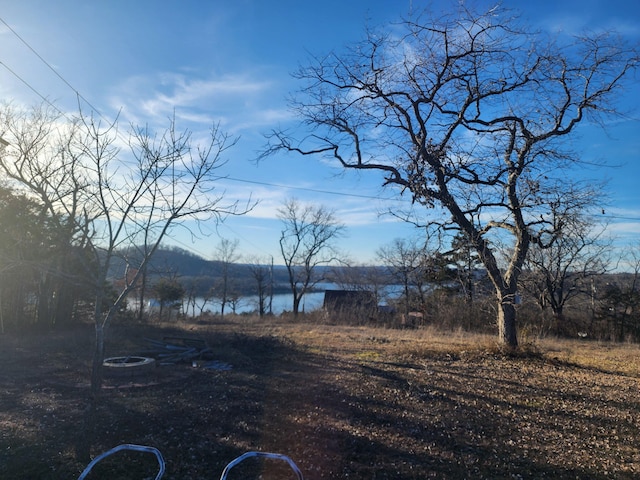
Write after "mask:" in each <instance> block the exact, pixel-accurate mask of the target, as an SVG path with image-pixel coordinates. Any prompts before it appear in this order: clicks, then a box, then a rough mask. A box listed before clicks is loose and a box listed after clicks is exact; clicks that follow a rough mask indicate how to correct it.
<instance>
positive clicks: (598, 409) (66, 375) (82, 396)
mask: <svg viewBox="0 0 640 480" xmlns="http://www.w3.org/2000/svg"><path fill="white" fill-rule="evenodd" d="M165 336H189V337H194V338H196V337H197V338H201V339H204V340H206V342H207V343H208V345H209V346H211V347H212V349H213V351H214V353H215V355H216V357H217V360H219V362H220V363H219V365H221V366H226V367H227V368H202V367H194V366H192V364H191V363H184V364H177V365H172V366H158V367H157V368H156V369H155V371H154V372H153V373H152V374H150V375H147V376H144V377H140V378H117V379H106V380H105V384H104V388H103V390H102V396H101V400H100V404H99V407H98V411H97V426H96V430H95V434H94V435H93V440H92V442H91V452H92V455H94V456H95V455H98V454H100V453H102V452H105V451H107V450H109V449H110V448H112V447H114V446H116V445H119V444H123V443H133V444H140V445H147V446H153V447H155V448H157V449H159V450H160V451H161V452H162V455H163V457H164V459H165V460H166V464H167V470H166V473H165V476H164V477H163V478H165V479H180V480H189V479H218V478H220V474H221V472H222V470H223V468H224V466H225V465H226V464H227V463H228V462H229V461H231V460H232V459H234V458H236V457H238V456H239V455H241V454H243V453H245V452H248V451H266V452H275V453H281V454H284V455H287V456H289V457H290V458H291V459H293V461H295V463H296V464H297V465H298V466H299V467H300V469H301V470H302V472H303V474H304V477H305V479H307V480H316V479H347V478H348V479H367V480H369V479H427V478H441V479H465V478H468V479H480V478H490V479H514V478H515V479H528V478H553V479H569V478H571V479H614V478H615V479H625V478H629V479H631V478H636V477H637V475H638V474H640V450H639V449H638V442H639V440H640V398H639V396H638V386H639V381H640V380H639V378H640V351H639V350H638V348H637V347H635V346H632V345H611V344H600V343H596V342H589V341H575V342H574V341H571V342H569V341H564V342H559V341H555V342H553V341H538V342H537V343H536V344H535V345H533V346H531V345H529V346H526V347H525V348H524V349H523V352H521V353H519V354H517V355H505V354H502V353H501V352H500V351H499V349H497V348H496V347H495V346H494V345H493V343H492V340H491V339H487V338H486V337H480V336H475V335H467V334H464V333H460V332H458V333H438V332H435V331H432V330H429V329H417V330H411V331H408V330H404V331H399V330H389V329H382V328H372V327H348V326H335V325H333V326H331V325H313V324H309V323H299V324H293V323H284V322H282V321H278V320H270V321H268V322H263V321H258V320H247V319H237V320H231V321H226V322H224V323H223V322H218V323H212V324H206V325H193V324H190V325H176V324H173V325H144V326H124V325H113V326H112V328H111V330H110V331H109V338H110V342H109V345H108V351H107V354H108V355H109V356H115V355H135V354H140V353H143V352H144V350H145V340H144V339H145V338H153V339H162V338H163V337H165ZM91 352H92V331H91V327H90V326H87V327H81V328H80V327H78V328H76V329H74V330H72V331H65V332H54V333H50V334H46V335H44V334H40V335H33V334H31V335H19V336H18V335H10V334H5V335H3V336H0V362H1V365H2V368H1V369H0V478H2V479H36V478H37V479H75V478H78V475H79V474H80V472H81V471H82V469H83V468H84V467H85V466H86V463H82V462H80V461H78V460H77V459H76V455H75V452H76V447H77V446H78V445H77V443H78V439H79V438H82V435H81V434H82V428H83V425H84V422H83V418H84V417H83V414H84V410H85V408H86V405H87V398H88V393H89V370H90V358H91ZM155 465H156V463H155V460H154V458H153V456H150V455H148V454H127V453H121V454H118V455H117V456H113V457H109V459H107V460H105V461H104V462H101V463H100V464H99V465H98V467H96V469H94V471H93V473H92V474H91V477H90V478H122V479H128V478H132V479H133V478H137V479H141V478H153V476H154V472H155V471H156V470H155V469H154V468H155ZM249 475H254V476H253V477H250V476H249ZM233 478H263V479H274V478H295V476H294V475H293V474H292V472H291V470H290V469H288V468H287V467H286V465H280V464H278V462H273V461H262V462H258V461H255V462H245V464H244V465H240V466H238V467H237V468H235V469H234V470H233V471H232V473H231V474H230V476H229V479H230V480H231V479H233Z"/></svg>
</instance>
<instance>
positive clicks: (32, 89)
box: [0, 61, 70, 120]
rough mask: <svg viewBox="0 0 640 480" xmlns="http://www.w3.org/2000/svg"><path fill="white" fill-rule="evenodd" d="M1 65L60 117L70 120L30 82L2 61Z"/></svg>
mask: <svg viewBox="0 0 640 480" xmlns="http://www.w3.org/2000/svg"><path fill="white" fill-rule="evenodd" d="M0 65H2V66H3V67H4V68H6V69H7V70H8V71H9V73H11V74H12V75H13V76H14V77H16V78H17V79H18V80H20V81H21V82H22V83H24V84H25V85H26V86H27V88H29V90H31V91H32V92H33V93H35V94H36V95H38V96H39V97H40V98H41V99H42V100H43V101H44V102H46V103H47V104H48V105H50V106H51V107H52V108H54V109H55V110H56V111H57V112H58V113H60V115H64V116H65V117H66V118H67V119H68V120H70V119H69V117H67V115H66V114H65V113H64V112H63V111H62V110H60V109H59V108H58V107H57V106H56V105H54V104H53V103H52V102H51V101H50V100H49V99H48V98H46V97H45V96H44V95H42V94H41V93H40V92H39V91H38V90H36V88H35V87H33V86H32V85H31V84H30V83H29V82H27V81H26V80H25V79H24V78H22V77H21V76H20V75H18V74H17V73H16V72H15V71H14V70H12V69H11V68H10V67H9V65H7V64H6V63H4V62H2V61H0Z"/></svg>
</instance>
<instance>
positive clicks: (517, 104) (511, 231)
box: [264, 6, 638, 347]
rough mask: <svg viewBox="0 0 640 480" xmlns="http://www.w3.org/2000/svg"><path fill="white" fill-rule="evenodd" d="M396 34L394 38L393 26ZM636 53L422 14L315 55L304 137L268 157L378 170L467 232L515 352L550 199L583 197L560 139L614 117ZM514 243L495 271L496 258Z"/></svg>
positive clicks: (278, 144) (501, 331)
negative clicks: (325, 159) (324, 159)
mask: <svg viewBox="0 0 640 480" xmlns="http://www.w3.org/2000/svg"><path fill="white" fill-rule="evenodd" d="M401 29H403V30H402V31H401ZM637 64H638V54H637V52H636V51H635V50H634V49H632V48H627V47H626V46H625V45H624V43H623V42H622V41H621V40H620V39H619V38H617V37H615V36H614V35H612V34H607V33H604V34H598V35H589V36H585V37H582V38H572V39H570V40H569V41H566V42H565V41H564V39H563V38H562V37H558V38H547V37H546V36H545V35H543V34H541V33H539V32H535V31H531V29H528V28H526V27H523V26H521V25H519V23H518V22H517V20H516V19H514V17H513V16H512V15H511V13H510V12H508V11H506V10H503V9H502V8H501V7H494V8H491V9H489V10H488V11H486V12H482V13H477V12H474V11H471V10H468V9H466V7H464V6H461V7H459V11H458V12H457V13H454V14H452V15H449V16H444V17H441V18H437V17H436V16H435V15H433V14H432V13H431V12H428V11H425V12H424V13H423V14H422V15H417V16H415V17H412V18H410V19H408V20H406V21H404V22H402V24H400V25H396V26H394V29H393V34H386V33H384V32H375V31H369V32H368V34H367V36H366V39H365V40H364V41H363V42H362V43H360V44H358V45H356V46H355V47H354V48H351V49H349V50H347V51H343V53H340V54H329V55H327V56H324V57H320V58H315V59H312V60H311V62H310V63H309V65H308V66H304V67H302V68H301V69H300V70H299V71H298V72H297V74H296V76H297V78H298V79H300V80H301V81H303V82H306V87H304V89H303V90H302V91H301V92H300V95H298V96H297V97H294V99H293V100H292V107H293V109H294V112H295V113H297V114H298V116H299V118H300V119H301V121H302V123H303V125H304V127H305V128H306V129H305V134H304V136H303V137H301V138H300V139H296V138H293V137H292V136H291V135H290V134H288V133H287V132H284V131H274V132H272V133H271V134H270V135H269V136H268V138H269V145H268V146H267V147H266V148H265V151H264V155H265V156H266V155H270V154H272V153H274V152H276V151H279V150H283V149H284V150H287V151H292V152H297V153H300V154H303V155H324V156H329V157H331V158H333V159H334V160H336V161H337V162H339V164H340V165H341V166H342V167H344V168H346V169H357V170H369V171H372V170H373V171H378V172H381V173H382V174H383V175H384V184H385V185H390V186H396V187H398V188H399V190H400V191H401V192H408V193H409V194H410V195H411V198H412V200H413V202H415V203H417V204H420V205H423V206H424V207H427V208H433V207H436V206H438V207H441V208H442V209H443V210H444V211H445V212H446V214H444V215H438V214H436V215H432V216H431V221H433V222H435V223H438V224H439V225H441V226H442V227H444V228H450V227H455V228H456V229H458V230H460V231H462V232H464V234H465V235H466V236H467V238H468V239H469V241H470V242H471V244H472V246H473V248H474V249H475V250H476V251H477V252H478V255H479V256H480V259H481V261H482V263H483V265H484V267H485V269H486V270H487V274H488V277H489V278H490V280H491V282H492V284H493V286H494V289H495V297H496V303H497V312H498V315H497V324H498V335H499V339H500V341H501V342H502V343H503V344H504V345H506V346H508V347H516V346H517V344H518V341H517V328H516V308H515V298H516V292H517V284H518V277H519V276H520V272H521V269H522V266H523V264H524V261H525V258H526V256H527V252H528V250H529V247H530V245H531V244H532V243H536V242H538V241H539V237H540V235H541V234H542V232H545V233H546V232H548V231H549V229H552V228H553V224H552V222H551V219H550V215H549V203H550V201H552V200H555V196H554V195H553V194H554V193H557V192H558V191H563V192H565V196H564V197H563V199H562V201H563V202H564V203H565V204H567V205H571V203H572V202H573V201H574V198H575V197H576V196H579V195H580V187H581V186H580V184H579V183H578V182H577V181H573V180H572V178H574V175H572V174H571V172H570V170H568V169H569V167H571V166H572V165H573V162H574V161H575V160H576V156H575V155H573V154H572V152H571V151H569V150H568V147H567V145H569V142H567V140H566V137H567V136H569V135H571V134H574V133H575V132H576V127H577V126H578V125H579V124H581V123H583V122H585V121H588V120H593V121H596V122H603V120H604V119H605V118H606V117H608V116H609V115H611V114H615V113H616V111H615V107H614V106H613V99H615V97H616V94H617V92H618V91H619V88H620V87H621V86H622V81H623V79H624V78H625V77H627V76H628V74H629V73H630V72H631V71H632V70H633V69H635V68H636V67H637ZM505 243H506V244H508V245H509V246H510V251H511V255H510V257H509V258H508V259H507V261H506V264H504V265H502V264H501V263H500V261H499V258H498V255H497V249H499V246H500V245H502V244H505Z"/></svg>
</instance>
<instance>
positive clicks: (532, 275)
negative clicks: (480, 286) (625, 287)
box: [523, 212, 612, 323]
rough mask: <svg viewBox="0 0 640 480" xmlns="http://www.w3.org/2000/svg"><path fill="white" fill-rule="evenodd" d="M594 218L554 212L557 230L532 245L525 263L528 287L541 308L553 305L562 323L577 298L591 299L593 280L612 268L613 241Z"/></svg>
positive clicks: (554, 229) (525, 283)
mask: <svg viewBox="0 0 640 480" xmlns="http://www.w3.org/2000/svg"><path fill="white" fill-rule="evenodd" d="M592 218H593V217H590V216H587V215H584V214H580V213H572V214H560V213H559V212H554V228H553V231H554V233H553V234H551V235H547V236H548V237H549V238H545V236H544V235H543V236H542V237H541V242H539V243H537V244H534V245H532V247H531V249H530V250H529V254H528V256H527V261H526V262H525V268H526V270H527V275H526V276H525V278H523V280H525V281H524V282H523V285H524V286H525V289H526V290H528V291H529V292H530V293H531V294H533V295H534V296H535V297H536V298H537V301H538V304H539V306H540V308H541V309H543V310H544V309H545V308H546V307H549V308H550V309H551V311H552V313H553V317H554V319H555V320H556V321H557V322H559V323H562V322H563V320H564V318H565V307H566V306H567V305H568V304H569V303H570V302H571V301H572V300H573V299H575V298H576V297H578V296H581V295H584V296H586V298H589V294H590V290H591V285H592V281H593V280H594V279H595V278H596V277H601V276H603V275H604V274H605V273H607V272H608V271H609V270H610V269H611V264H612V262H611V258H610V254H609V252H610V251H611V240H610V239H608V238H606V237H605V231H606V226H605V225H597V224H596V223H595V222H594V221H593V220H592Z"/></svg>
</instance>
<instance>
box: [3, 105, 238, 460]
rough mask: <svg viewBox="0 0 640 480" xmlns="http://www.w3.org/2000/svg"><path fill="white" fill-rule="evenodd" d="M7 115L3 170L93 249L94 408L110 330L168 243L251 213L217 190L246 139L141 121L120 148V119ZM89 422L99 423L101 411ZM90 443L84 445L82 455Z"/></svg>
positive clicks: (79, 246) (88, 264)
mask: <svg viewBox="0 0 640 480" xmlns="http://www.w3.org/2000/svg"><path fill="white" fill-rule="evenodd" d="M0 119H1V122H0V134H1V136H2V138H4V139H5V141H7V142H8V143H9V145H8V146H7V147H6V148H5V149H4V151H3V154H2V155H1V156H0V169H1V171H2V172H3V174H4V175H5V176H6V177H7V178H9V179H11V181H12V182H13V183H14V184H15V185H16V186H17V187H20V188H22V189H23V190H24V191H26V192H28V194H29V195H30V196H32V197H35V198H37V200H38V202H39V203H40V204H41V205H42V208H43V209H44V210H45V211H46V212H47V213H48V214H49V215H50V217H51V218H52V219H53V221H55V222H56V223H57V228H58V230H59V231H61V232H64V233H65V236H64V238H62V240H63V241H65V242H67V243H68V244H69V245H71V246H73V247H74V249H73V251H74V252H78V251H81V252H83V257H82V258H83V259H84V263H83V265H84V269H85V270H86V273H87V274H89V275H90V278H91V279H92V282H91V283H92V288H93V290H94V292H95V294H94V297H95V300H94V314H93V317H94V324H95V339H96V340H95V352H94V356H93V368H92V376H91V399H90V408H89V409H88V412H90V413H91V412H92V411H94V410H95V406H96V400H97V398H98V395H99V392H100V390H101V385H102V367H103V365H102V364H103V360H104V356H105V351H104V346H105V331H106V327H107V326H108V325H109V323H110V322H111V320H112V319H113V318H114V317H115V316H116V315H117V313H118V311H119V310H120V307H121V306H122V305H123V303H124V302H125V301H126V299H127V297H128V295H129V294H130V293H131V292H132V291H133V289H134V288H135V286H136V284H137V282H138V280H139V278H140V276H141V275H142V272H144V271H145V269H146V267H147V265H148V263H149V261H150V259H151V257H152V256H153V254H154V252H155V251H156V250H157V249H158V247H159V246H160V244H161V242H162V240H163V239H165V238H166V237H167V235H169V234H170V233H171V231H172V228H173V227H174V226H175V225H177V224H180V223H182V224H184V221H185V220H187V219H191V220H195V221H202V220H205V219H212V218H213V219H219V218H220V217H222V216H225V215H227V214H240V213H243V212H244V211H246V210H241V209H239V208H237V202H236V201H226V200H225V199H224V196H223V194H222V193H218V191H217V190H215V186H216V181H217V180H218V179H219V178H220V175H219V173H218V172H219V169H220V167H221V166H222V165H224V159H223V156H224V154H225V153H226V152H227V150H228V149H229V148H230V147H232V146H233V145H234V144H235V143H236V140H235V139H234V138H230V137H229V136H227V135H226V134H224V133H223V132H221V131H220V130H219V129H218V127H217V126H214V127H212V129H211V130H210V132H209V133H210V136H209V139H208V141H207V142H205V143H204V144H203V145H195V144H193V142H192V138H191V134H190V132H189V131H183V132H180V131H178V130H177V129H176V125H175V122H174V121H173V119H169V126H168V127H167V128H166V129H165V130H164V131H163V132H162V133H161V134H155V133H153V132H152V131H150V130H149V129H147V128H133V127H132V129H131V132H130V134H129V135H128V136H127V137H126V140H127V142H128V146H129V149H128V151H127V150H126V149H125V150H123V149H121V148H120V147H119V146H118V145H119V142H121V141H122V140H123V138H122V136H121V135H120V134H119V133H118V131H117V124H116V123H112V124H108V125H104V126H103V125H101V124H100V123H99V122H97V121H95V120H94V119H93V118H92V117H86V116H82V115H81V116H80V117H78V118H77V119H75V120H74V121H72V122H70V121H69V120H68V118H66V117H62V116H61V115H58V114H57V113H56V112H53V111H51V110H50V109H46V108H35V109H33V110H31V111H28V112H25V111H21V110H19V109H16V108H13V107H6V108H4V109H3V110H2V111H0ZM120 144H121V143H120ZM123 252H125V254H126V258H124V262H123V263H124V265H126V271H124V272H119V275H120V278H121V279H122V281H121V282H119V283H118V285H119V288H118V290H117V291H116V296H115V298H113V297H112V295H111V290H110V287H109V285H110V282H109V279H110V277H112V276H113V275H114V272H113V266H114V260H115V259H116V257H117V256H118V255H120V254H121V253H123ZM111 285H114V284H113V283H111ZM88 418H89V421H90V422H92V421H93V415H89V417H88ZM87 429H88V430H90V429H91V427H90V425H89V426H88V427H87ZM87 434H90V432H87ZM88 445H89V444H88V443H87V442H85V444H84V445H83V446H82V447H83V450H84V451H83V452H82V454H81V456H82V457H86V456H87V454H88V450H87V449H88Z"/></svg>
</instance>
